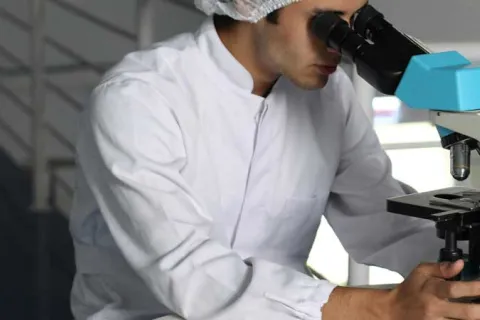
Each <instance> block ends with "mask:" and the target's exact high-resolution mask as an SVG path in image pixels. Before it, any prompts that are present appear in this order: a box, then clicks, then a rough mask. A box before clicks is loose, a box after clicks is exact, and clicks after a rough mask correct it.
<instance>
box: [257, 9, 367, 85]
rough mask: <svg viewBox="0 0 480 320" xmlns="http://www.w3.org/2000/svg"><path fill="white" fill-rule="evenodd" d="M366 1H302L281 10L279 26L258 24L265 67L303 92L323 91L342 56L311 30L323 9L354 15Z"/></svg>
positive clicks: (259, 41)
mask: <svg viewBox="0 0 480 320" xmlns="http://www.w3.org/2000/svg"><path fill="white" fill-rule="evenodd" d="M366 3H367V0H302V1H300V2H297V3H293V4H291V5H289V6H287V7H285V8H283V9H281V10H280V12H279V15H278V23H277V24H273V23H269V22H267V21H266V20H265V19H263V20H262V21H261V22H260V23H259V24H258V30H257V35H258V37H257V49H258V54H259V56H260V58H261V59H262V64H263V65H265V66H266V67H267V68H268V70H270V71H272V72H274V73H280V74H283V75H284V76H286V77H287V78H289V79H290V80H291V81H292V82H293V83H295V84H296V85H298V86H299V87H301V88H304V89H318V88H323V87H324V86H325V85H326V84H327V81H328V77H329V75H330V74H332V73H333V72H334V71H335V70H336V67H337V65H338V64H339V62H340V54H339V53H338V52H336V51H334V50H331V49H330V48H327V46H326V45H325V44H324V43H323V42H322V41H320V40H318V39H317V38H316V37H315V36H314V35H313V34H312V33H311V32H310V30H309V23H310V21H311V19H312V17H313V16H314V15H315V14H316V13H317V12H318V11H320V10H323V11H335V12H339V15H340V17H341V18H343V19H344V20H346V21H350V18H351V16H352V15H353V14H354V13H355V12H356V11H357V10H358V9H360V8H361V7H362V6H364V5H365V4H366Z"/></svg>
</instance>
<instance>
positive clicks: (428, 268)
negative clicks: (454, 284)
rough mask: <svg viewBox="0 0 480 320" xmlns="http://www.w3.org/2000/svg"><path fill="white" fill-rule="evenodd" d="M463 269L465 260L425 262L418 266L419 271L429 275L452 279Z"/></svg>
mask: <svg viewBox="0 0 480 320" xmlns="http://www.w3.org/2000/svg"><path fill="white" fill-rule="evenodd" d="M462 269H463V260H461V259H460V260H457V261H455V262H440V263H424V264H421V265H420V266H419V267H418V271H419V272H420V273H422V274H424V275H426V276H428V277H436V278H442V279H450V278H453V277H455V276H456V275H457V274H459V273H460V271H462Z"/></svg>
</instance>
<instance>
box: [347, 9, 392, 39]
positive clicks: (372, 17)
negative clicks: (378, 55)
mask: <svg viewBox="0 0 480 320" xmlns="http://www.w3.org/2000/svg"><path fill="white" fill-rule="evenodd" d="M350 25H351V26H352V28H353V29H354V30H355V31H357V32H358V33H359V34H360V35H361V36H363V37H365V38H366V39H369V40H372V41H374V39H373V37H374V35H375V33H372V32H371V29H373V30H381V29H382V28H384V27H387V26H389V25H390V24H389V23H388V22H386V21H385V20H384V16H383V14H381V13H380V12H378V11H377V10H376V9H375V8H374V7H372V6H371V5H369V4H367V5H365V6H363V7H362V8H360V9H359V10H357V11H356V12H355V13H354V14H353V15H352V18H351V19H350Z"/></svg>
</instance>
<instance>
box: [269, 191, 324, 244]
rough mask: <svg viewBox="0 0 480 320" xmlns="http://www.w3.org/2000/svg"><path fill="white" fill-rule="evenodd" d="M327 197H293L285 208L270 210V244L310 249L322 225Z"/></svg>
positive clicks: (286, 202) (286, 203) (288, 200)
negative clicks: (275, 210)
mask: <svg viewBox="0 0 480 320" xmlns="http://www.w3.org/2000/svg"><path fill="white" fill-rule="evenodd" d="M324 205H325V199H324V198H322V197H310V198H298V197H291V198H288V199H287V200H286V201H285V205H284V206H283V208H282V209H281V210H279V211H277V212H270V225H271V228H272V234H273V235H274V236H273V237H272V238H271V241H272V242H271V243H270V245H272V246H274V247H277V248H278V249H281V248H284V249H285V248H292V249H297V250H302V251H303V250H310V247H311V245H312V244H313V241H314V240H315V236H316V233H317V230H318V227H319V225H320V221H321V217H322V213H323V207H324Z"/></svg>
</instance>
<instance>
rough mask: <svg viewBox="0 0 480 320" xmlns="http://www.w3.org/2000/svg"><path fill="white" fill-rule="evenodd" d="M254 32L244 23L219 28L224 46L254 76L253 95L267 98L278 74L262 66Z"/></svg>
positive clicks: (219, 34)
mask: <svg viewBox="0 0 480 320" xmlns="http://www.w3.org/2000/svg"><path fill="white" fill-rule="evenodd" d="M253 31H254V30H253V28H252V26H250V25H248V24H247V23H243V22H239V23H238V25H236V26H234V27H231V28H229V29H218V28H217V32H218V36H219V37H220V40H221V41H222V43H223V45H224V46H225V47H226V48H227V50H228V51H230V53H231V54H232V55H233V56H234V57H235V59H237V61H238V62H240V64H242V66H243V67H244V68H245V69H247V71H248V72H249V73H250V75H251V76H252V78H253V92H252V93H253V94H255V95H258V96H262V97H266V96H267V95H268V94H269V93H270V90H271V89H272V87H273V85H274V84H275V82H276V80H277V79H278V74H275V73H273V72H271V71H269V70H268V68H267V67H265V66H263V65H262V63H261V59H260V58H259V56H258V52H257V50H256V47H255V41H254V34H253Z"/></svg>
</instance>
